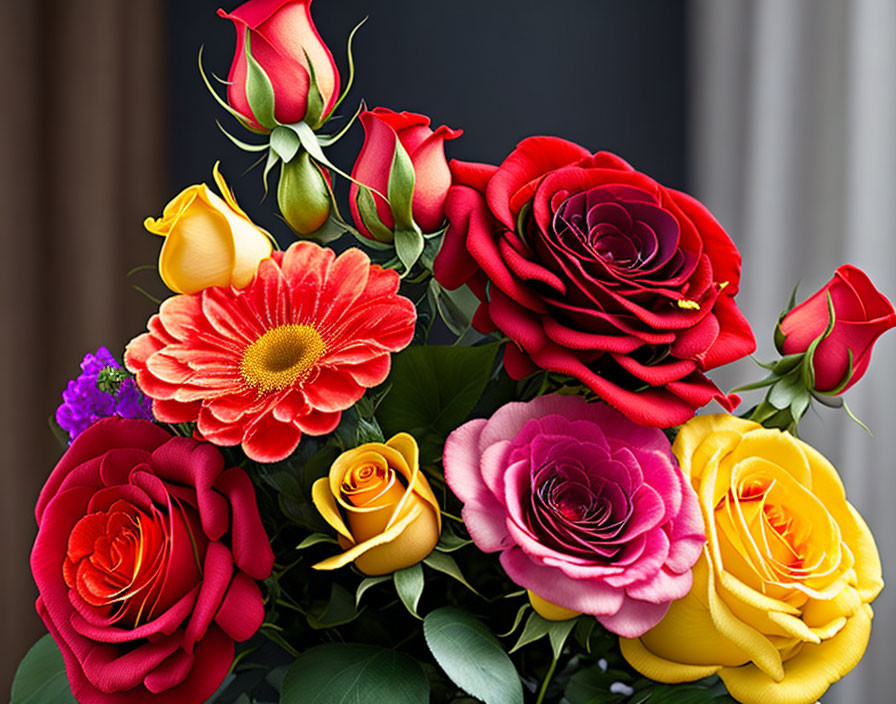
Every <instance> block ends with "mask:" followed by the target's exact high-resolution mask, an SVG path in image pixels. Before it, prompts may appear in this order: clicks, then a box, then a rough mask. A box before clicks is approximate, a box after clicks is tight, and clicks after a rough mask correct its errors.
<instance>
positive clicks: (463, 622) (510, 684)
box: [423, 606, 523, 704]
mask: <svg viewBox="0 0 896 704" xmlns="http://www.w3.org/2000/svg"><path fill="white" fill-rule="evenodd" d="M423 634H424V636H425V637H426V644H427V645H428V646H429V650H430V651H431V652H432V654H433V657H434V658H435V659H436V662H437V663H438V664H439V666H440V667H441V668H442V669H443V670H444V671H445V674H447V675H448V677H450V678H451V681H452V682H454V684H456V685H457V686H458V687H460V688H461V689H463V690H464V691H465V692H467V693H468V694H470V695H472V696H474V697H476V698H478V699H481V700H482V701H483V702H485V704H523V686H522V684H521V682H520V678H519V675H518V674H517V672H516V668H514V666H513V663H512V662H511V660H510V658H509V657H508V656H507V653H505V652H504V649H503V648H502V647H501V645H500V644H499V643H498V641H497V639H496V638H495V636H494V635H492V633H491V631H489V630H488V629H487V628H486V627H485V626H483V625H482V624H481V623H480V622H479V621H477V620H476V619H475V618H474V617H473V616H472V615H471V614H470V613H468V612H467V611H464V610H463V609H459V608H456V607H453V606H443V607H442V608H439V609H436V610H435V611H432V612H430V613H429V614H427V616H426V618H425V619H424V621H423Z"/></svg>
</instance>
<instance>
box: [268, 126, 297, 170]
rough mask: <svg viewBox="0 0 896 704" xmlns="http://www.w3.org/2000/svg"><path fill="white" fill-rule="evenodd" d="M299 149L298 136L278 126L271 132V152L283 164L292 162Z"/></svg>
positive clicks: (286, 128)
mask: <svg viewBox="0 0 896 704" xmlns="http://www.w3.org/2000/svg"><path fill="white" fill-rule="evenodd" d="M301 147H302V142H301V140H300V139H299V135H297V134H296V133H295V132H293V131H292V130H291V129H289V128H288V127H283V126H278V127H275V128H274V130H273V132H271V150H272V151H274V152H276V154H277V156H279V157H280V158H281V159H283V161H284V162H285V163H289V162H290V161H292V160H293V158H294V157H295V155H296V154H297V153H298V152H299V149H301Z"/></svg>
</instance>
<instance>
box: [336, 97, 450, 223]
mask: <svg viewBox="0 0 896 704" xmlns="http://www.w3.org/2000/svg"><path fill="white" fill-rule="evenodd" d="M361 124H362V125H363V126H364V145H363V146H362V147H361V152H360V154H358V159H357V160H356V161H355V165H354V168H353V169H352V178H354V179H355V180H357V181H359V182H360V183H363V184H364V185H365V186H368V187H369V188H370V189H371V190H372V191H375V192H379V193H381V194H383V195H387V194H388V191H389V176H390V172H391V170H392V163H393V159H394V157H395V150H396V145H398V144H400V145H401V146H402V147H403V148H404V150H405V151H406V152H407V154H408V156H409V157H410V160H411V163H412V165H413V167H414V193H413V201H412V209H413V218H414V222H415V223H416V224H417V225H418V226H419V227H420V229H421V230H422V231H423V232H425V233H430V232H436V231H437V230H438V229H439V227H441V225H442V221H443V220H444V217H445V216H444V211H443V209H444V205H445V196H446V195H447V193H448V188H449V187H450V186H451V170H450V169H449V168H448V162H447V160H446V159H445V140H448V139H456V138H457V137H460V136H461V134H463V131H462V130H453V129H451V128H449V127H445V126H444V125H443V126H441V127H439V128H438V129H436V130H435V131H433V130H432V129H431V128H430V127H429V118H428V117H426V116H425V115H418V114H416V113H412V112H393V111H392V110H389V109H388V108H374V109H373V110H365V111H364V112H362V113H361ZM359 190H360V189H359V187H358V185H357V184H356V183H353V184H352V186H351V191H350V194H349V203H350V205H351V211H352V217H353V218H354V221H355V225H356V227H357V228H358V230H359V231H360V232H361V234H363V235H364V236H365V237H369V238H370V239H389V238H384V237H381V236H376V233H375V232H373V233H372V232H371V231H372V230H374V229H376V228H374V227H372V226H371V223H368V222H365V219H364V218H363V217H362V214H361V211H360V209H359V206H358V195H359ZM375 192H374V193H373V194H372V195H373V198H374V202H375V203H376V213H377V215H378V216H379V220H380V221H381V222H382V224H383V225H385V227H386V228H387V229H388V230H390V231H391V230H392V229H393V228H394V226H395V218H394V217H393V214H392V211H391V210H390V208H389V204H388V203H387V202H386V201H385V200H384V199H383V198H381V197H380V196H379V195H377V193H375ZM379 229H380V230H382V228H379Z"/></svg>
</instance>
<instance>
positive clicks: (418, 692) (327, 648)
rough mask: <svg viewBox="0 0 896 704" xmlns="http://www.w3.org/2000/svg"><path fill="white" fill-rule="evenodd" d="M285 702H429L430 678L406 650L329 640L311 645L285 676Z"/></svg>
mask: <svg viewBox="0 0 896 704" xmlns="http://www.w3.org/2000/svg"><path fill="white" fill-rule="evenodd" d="M280 702H281V704H383V702H389V704H427V702H429V683H428V682H427V679H426V675H425V674H424V673H423V669H422V668H421V667H420V664H419V663H418V662H417V661H416V660H414V659H413V658H411V657H410V656H408V655H405V654H404V653H400V652H397V651H394V650H387V649H385V648H377V647H375V646H371V645H357V644H345V643H327V644H325V645H318V646H316V647H314V648H311V649H309V650H306V651H305V652H304V653H302V654H301V655H300V656H299V657H298V658H297V659H296V661H295V662H294V663H293V664H292V665H291V666H290V668H289V670H288V671H287V673H286V677H285V678H284V679H283V688H282V690H281V693H280Z"/></svg>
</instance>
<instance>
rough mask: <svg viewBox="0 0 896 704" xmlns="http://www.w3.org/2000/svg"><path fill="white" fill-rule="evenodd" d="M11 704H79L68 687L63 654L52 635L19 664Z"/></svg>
mask: <svg viewBox="0 0 896 704" xmlns="http://www.w3.org/2000/svg"><path fill="white" fill-rule="evenodd" d="M10 704H77V702H76V701H75V698H74V696H72V691H71V689H70V688H69V686H68V678H67V677H66V674H65V661H64V660H63V659H62V653H60V652H59V648H58V647H57V645H56V642H55V641H54V640H53V638H52V636H50V634H49V633H48V634H47V635H45V636H44V637H43V638H41V639H40V640H39V641H37V643H35V644H34V645H33V646H32V647H31V650H29V651H28V652H27V654H26V655H25V657H24V658H22V662H20V663H19V669H18V670H16V676H15V679H14V680H13V682H12V692H11V698H10Z"/></svg>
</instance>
